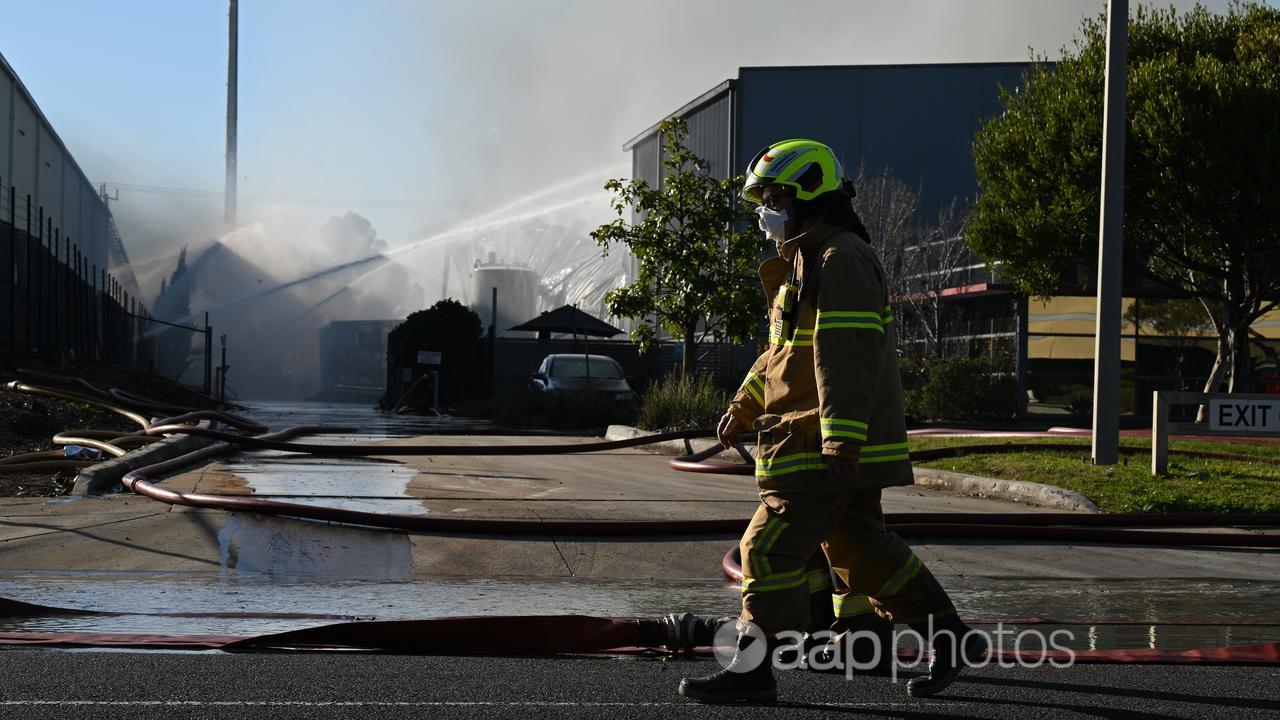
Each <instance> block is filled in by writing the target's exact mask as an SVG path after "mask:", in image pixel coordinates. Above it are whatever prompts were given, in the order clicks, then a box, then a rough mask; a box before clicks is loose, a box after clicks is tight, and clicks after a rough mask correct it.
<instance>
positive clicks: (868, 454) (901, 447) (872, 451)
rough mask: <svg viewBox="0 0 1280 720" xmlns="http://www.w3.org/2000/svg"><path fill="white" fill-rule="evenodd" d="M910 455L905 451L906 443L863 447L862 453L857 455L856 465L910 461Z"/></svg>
mask: <svg viewBox="0 0 1280 720" xmlns="http://www.w3.org/2000/svg"><path fill="white" fill-rule="evenodd" d="M910 459H911V453H910V452H908V451H907V443H905V442H901V443H891V444H888V445H863V446H862V451H861V453H860V454H859V455H858V464H864V463H882V462H894V461H896V460H910Z"/></svg>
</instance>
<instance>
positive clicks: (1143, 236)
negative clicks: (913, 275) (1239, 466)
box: [967, 4, 1280, 392]
mask: <svg viewBox="0 0 1280 720" xmlns="http://www.w3.org/2000/svg"><path fill="white" fill-rule="evenodd" d="M1062 54H1063V57H1062V60H1061V61H1059V62H1058V63H1057V64H1056V65H1055V66H1052V67H1050V66H1048V65H1047V64H1045V63H1043V62H1042V63H1041V64H1040V65H1038V66H1037V67H1036V68H1034V69H1032V70H1031V71H1029V72H1028V74H1027V75H1026V76H1024V78H1023V81H1022V83H1021V85H1020V86H1019V87H1018V88H1017V89H1016V90H1014V91H1005V92H1004V93H1003V96H1004V102H1005V105H1006V108H1007V109H1006V111H1005V112H1004V114H1003V115H999V116H996V117H993V118H991V119H990V120H988V121H986V122H985V123H984V124H983V126H982V128H981V130H980V131H979V133H978V135H977V137H976V139H975V142H974V161H975V164H976V167H977V172H978V186H979V194H978V200H977V203H976V205H975V207H974V209H973V211H972V212H971V213H970V215H969V219H968V223H967V239H968V242H969V245H970V247H971V248H973V250H975V251H976V252H977V253H978V254H980V255H982V256H983V257H984V258H986V259H987V261H988V262H989V263H990V264H992V265H993V266H997V267H998V268H999V272H1000V275H1001V277H1002V278H1004V279H1005V280H1008V281H1012V282H1013V283H1015V284H1016V285H1017V286H1018V287H1019V288H1020V289H1022V290H1023V291H1025V292H1027V293H1029V294H1033V295H1037V296H1042V297H1043V296H1049V295H1053V294H1055V292H1056V291H1058V290H1059V289H1060V288H1061V287H1062V286H1063V285H1064V284H1066V283H1065V282H1064V280H1066V279H1074V277H1075V274H1076V270H1077V267H1078V266H1079V265H1081V264H1083V265H1084V266H1085V267H1086V268H1087V269H1090V270H1091V266H1092V265H1093V264H1094V263H1096V258H1097V256H1098V249H1097V247H1098V246H1097V242H1098V207H1099V185H1100V179H1101V157H1102V150H1101V146H1102V99H1103V85H1104V77H1103V76H1104V68H1105V63H1106V25H1105V19H1104V18H1102V17H1099V18H1095V19H1088V20H1086V21H1085V22H1084V24H1083V27H1082V37H1081V38H1078V39H1077V40H1076V44H1075V47H1074V49H1067V48H1064V49H1063V53H1062ZM1040 59H1041V60H1042V61H1043V60H1044V58H1040ZM1126 102H1127V110H1128V127H1127V132H1126V137H1125V190H1124V192H1125V218H1124V247H1125V261H1126V264H1127V266H1128V267H1129V268H1131V269H1133V270H1136V271H1137V272H1139V273H1140V274H1141V275H1143V276H1145V277H1146V278H1149V279H1151V280H1154V281H1155V282H1157V283H1159V284H1161V285H1164V286H1166V287H1169V288H1173V289H1175V290H1179V291H1182V292H1186V293H1188V294H1189V295H1191V296H1192V297H1193V298H1195V299H1196V300H1198V301H1199V302H1200V304H1201V306H1202V307H1203V309H1204V311H1205V312H1206V313H1207V316H1208V318H1209V320H1210V322H1212V324H1213V327H1214V328H1215V330H1216V332H1217V334H1218V354H1217V361H1216V362H1215V364H1214V368H1213V371H1212V373H1211V374H1210V377H1209V379H1208V382H1207V383H1206V385H1205V392H1214V391H1216V390H1217V389H1218V387H1219V386H1220V385H1221V383H1222V381H1223V380H1224V378H1225V377H1227V376H1228V375H1229V377H1230V386H1229V387H1230V390H1231V391H1233V392H1234V391H1237V390H1242V391H1247V388H1248V378H1247V372H1248V370H1247V368H1248V331H1249V327H1250V325H1251V324H1252V323H1253V322H1254V321H1255V320H1257V319H1258V318H1259V317H1261V316H1262V315H1263V314H1265V313H1266V312H1268V311H1269V310H1271V309H1272V308H1274V307H1275V306H1276V303H1275V300H1276V299H1277V298H1280V120H1278V119H1280V10H1276V9H1272V8H1268V7H1266V6H1263V5H1257V4H1246V5H1241V4H1235V5H1232V6H1231V8H1230V9H1229V10H1228V11H1227V12H1226V13H1225V14H1214V13H1210V12H1209V11H1207V10H1205V9H1204V8H1203V7H1196V8H1195V9H1193V10H1191V11H1189V12H1187V13H1185V14H1179V13H1177V11H1175V10H1173V9H1168V10H1151V9H1147V8H1144V7H1139V8H1138V10H1137V12H1136V16H1135V17H1134V18H1133V19H1132V21H1131V23H1130V25H1129V56H1128V92H1127V100H1126ZM1092 275H1096V273H1091V274H1090V275H1089V276H1090V277H1092ZM1090 282H1092V281H1090Z"/></svg>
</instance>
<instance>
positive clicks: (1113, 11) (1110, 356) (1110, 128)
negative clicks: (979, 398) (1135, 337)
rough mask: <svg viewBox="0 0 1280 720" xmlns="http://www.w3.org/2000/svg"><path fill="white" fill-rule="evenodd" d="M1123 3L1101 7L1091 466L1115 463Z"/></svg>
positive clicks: (1125, 39) (1125, 11) (1124, 47)
mask: <svg viewBox="0 0 1280 720" xmlns="http://www.w3.org/2000/svg"><path fill="white" fill-rule="evenodd" d="M1128 35H1129V2H1128V0H1109V2H1108V3H1107V71H1106V73H1107V76H1106V89H1105V93H1104V100H1103V102H1104V105H1103V118H1102V194H1101V200H1102V202H1101V205H1102V209H1101V213H1100V217H1099V220H1098V235H1099V241H1098V306H1097V312H1096V316H1095V320H1096V322H1095V325H1094V328H1095V332H1096V335H1095V336H1094V352H1093V464H1094V465H1115V464H1116V462H1117V461H1118V460H1119V458H1120V295H1121V292H1122V287H1121V285H1122V283H1123V281H1124V274H1123V271H1122V265H1123V261H1124V254H1123V252H1122V248H1123V247H1124V134H1125V125H1126V123H1125V85H1126V77H1125V76H1126V63H1127V56H1128Z"/></svg>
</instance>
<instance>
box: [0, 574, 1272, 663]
mask: <svg viewBox="0 0 1280 720" xmlns="http://www.w3.org/2000/svg"><path fill="white" fill-rule="evenodd" d="M947 585H948V589H949V590H950V591H951V593H952V598H953V599H954V600H955V602H956V605H957V607H958V608H959V609H960V612H961V614H962V615H963V616H965V617H966V618H969V619H972V620H997V619H1001V618H1020V617H1022V618H1025V617H1030V616H1039V617H1050V618H1054V619H1056V620H1067V621H1071V620H1080V621H1085V622H1088V621H1089V620H1144V621H1159V622H1166V623H1167V622H1173V621H1181V620H1192V621H1199V622H1204V623H1209V624H1206V625H1196V626H1182V625H1166V624H1158V623H1157V624H1154V625H1103V624H1096V625H1089V624H1083V625H1057V624H1035V625H1016V624H1014V625H1008V624H1007V625H1005V629H1006V630H1008V631H1009V633H1010V634H1008V635H1005V637H1006V638H1009V640H1008V641H1007V644H1006V646H1009V644H1008V643H1011V642H1012V639H1013V638H1014V637H1016V635H1018V634H1020V633H1021V632H1023V631H1024V630H1031V629H1034V630H1037V631H1039V632H1040V633H1043V634H1045V635H1048V634H1049V633H1050V632H1053V631H1054V630H1062V631H1065V632H1066V633H1069V635H1065V634H1059V635H1057V636H1055V638H1056V640H1057V641H1058V644H1060V645H1064V646H1067V647H1071V648H1073V649H1107V648H1117V647H1125V648H1156V649H1164V650H1179V649H1187V648H1201V647H1218V646H1226V645H1242V644H1250V643H1258V642H1275V641H1280V627H1275V626H1257V625H1252V626H1251V625H1248V624H1245V623H1248V622H1250V621H1253V622H1276V621H1277V618H1278V617H1280V613H1277V607H1276V604H1277V600H1276V598H1280V592H1278V591H1280V583H1262V582H1235V581H1225V582H1213V583H1208V582H1206V583H1199V582H1185V581H1167V580H1161V581H1145V580H1144V581H1126V582H1113V581H1105V582H1102V581H1098V582H1086V583H1081V582H1078V581H1057V580H1055V581H1043V580H1036V581H1028V582H1011V581H1008V580H999V581H983V580H979V579H974V578H965V579H961V580H958V581H956V580H954V579H952V580H949V581H948V582H947ZM0 597H7V598H11V599H15V600H21V601H23V602H29V603H39V604H43V605H52V606H59V607H70V608H78V609H87V610H108V611H131V612H177V611H184V612H189V611H200V612H256V613H285V612H292V613H297V612H306V613H327V614H333V615H343V616H353V617H357V616H358V617H363V618H368V617H370V616H372V617H376V618H377V619H379V620H394V619H423V618H431V617H447V616H462V615H562V614H583V615H597V616H639V617H657V616H660V615H663V614H666V613H669V612H681V611H685V610H688V611H692V612H696V613H698V614H701V615H711V616H725V615H736V614H737V610H738V603H739V595H738V592H737V589H736V588H733V587H729V586H726V584H724V583H721V582H717V581H712V580H662V581H651V580H600V579H582V578H565V579H543V578H503V579H500V580H499V579H480V578H477V579H468V578H429V579H415V580H412V581H405V582H379V581H359V582H356V581H338V582H326V583H319V582H314V581H306V582H302V581H292V580H287V579H280V578H272V577H269V576H252V575H227V576H223V577H215V576H207V575H195V574H175V573H171V574H130V573H121V574H103V573H57V574H54V573H43V572H39V573H37V572H27V573H19V572H0ZM331 622H339V620H325V619H307V618H302V619H290V618H271V617H261V618H205V617H197V618H173V617H156V616H145V615H129V616H122V617H94V616H87V617H65V616H64V617H36V618H9V619H0V631H4V632H13V631H25V632H148V633H161V634H164V633H172V634H188V635H189V634H213V635H224V634H225V635H253V634H260V633H269V632H281V631H284V630H293V629H298V628H302V627H311V626H315V625H322V624H328V623H331ZM977 627H979V628H980V629H983V630H986V631H988V632H991V631H994V630H995V629H996V627H995V626H994V625H981V626H977ZM1024 649H1035V646H1033V645H1025V646H1024Z"/></svg>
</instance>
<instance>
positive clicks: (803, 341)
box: [769, 328, 813, 347]
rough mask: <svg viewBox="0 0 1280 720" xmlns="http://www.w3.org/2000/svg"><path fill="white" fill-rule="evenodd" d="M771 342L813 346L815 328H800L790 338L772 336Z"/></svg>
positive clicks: (787, 345) (793, 345) (785, 345)
mask: <svg viewBox="0 0 1280 720" xmlns="http://www.w3.org/2000/svg"><path fill="white" fill-rule="evenodd" d="M769 342H771V343H773V344H774V345H781V346H782V347H813V329H812V328H811V329H808V330H806V329H804V328H799V329H797V330H796V331H795V334H794V335H793V336H792V337H791V338H790V339H788V340H783V339H782V338H781V337H772V338H770V339H769Z"/></svg>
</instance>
